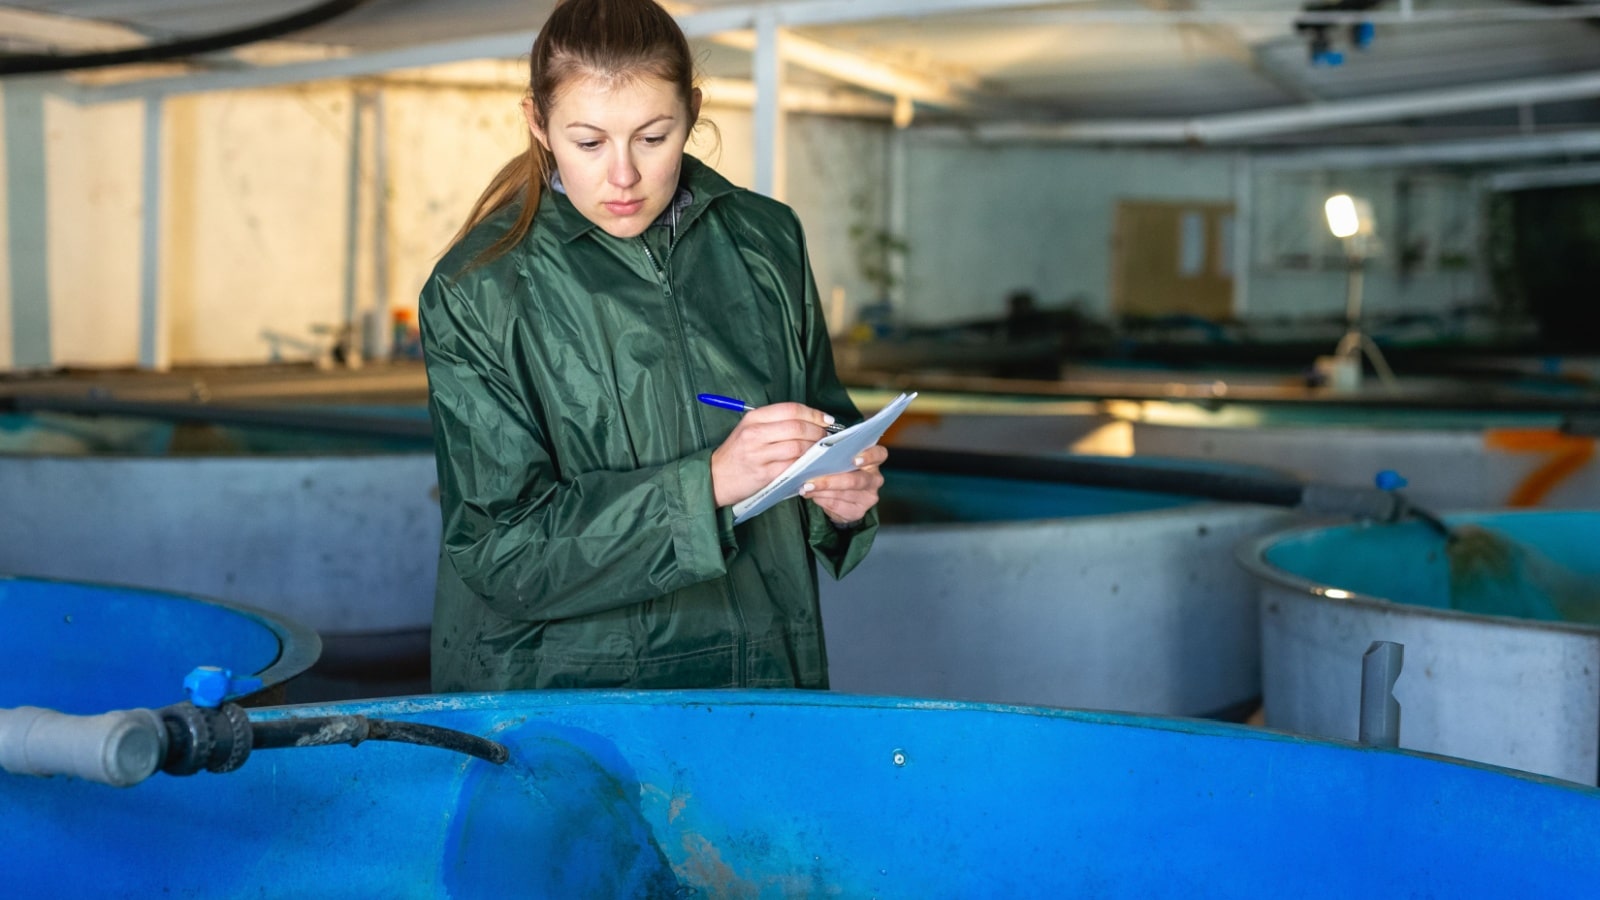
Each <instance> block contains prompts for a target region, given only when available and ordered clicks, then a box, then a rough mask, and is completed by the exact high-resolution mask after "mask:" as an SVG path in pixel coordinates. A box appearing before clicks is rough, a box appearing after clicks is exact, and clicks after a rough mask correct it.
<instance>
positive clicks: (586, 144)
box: [578, 141, 600, 150]
mask: <svg viewBox="0 0 1600 900" xmlns="http://www.w3.org/2000/svg"><path fill="white" fill-rule="evenodd" d="M578 149H579V150H599V149H600V142H599V141H579V142H578Z"/></svg>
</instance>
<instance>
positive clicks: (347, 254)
mask: <svg viewBox="0 0 1600 900" xmlns="http://www.w3.org/2000/svg"><path fill="white" fill-rule="evenodd" d="M350 100H351V102H350V148H349V151H350V152H349V158H348V161H347V165H348V171H347V173H346V179H347V183H346V187H345V221H344V311H343V312H342V313H341V314H340V321H338V322H335V323H333V327H334V328H335V329H340V328H343V329H348V331H347V332H346V333H347V334H349V335H352V336H354V339H353V340H349V341H346V343H345V353H346V364H347V365H360V363H361V355H362V353H364V352H366V348H365V347H361V348H360V349H359V350H357V345H359V344H360V342H361V339H362V337H364V335H363V334H362V332H363V329H362V327H361V220H362V219H363V218H364V216H363V215H362V209H363V206H362V202H361V198H362V196H363V195H364V194H365V182H366V174H365V173H366V166H365V165H363V161H364V160H365V159H366V143H367V140H366V131H367V129H366V125H367V110H368V108H369V107H370V106H371V103H372V97H371V95H370V94H369V93H368V92H367V91H366V90H365V89H364V88H360V87H357V88H355V89H354V90H352V92H351V98H350ZM333 337H334V339H335V340H337V335H334V336H333Z"/></svg>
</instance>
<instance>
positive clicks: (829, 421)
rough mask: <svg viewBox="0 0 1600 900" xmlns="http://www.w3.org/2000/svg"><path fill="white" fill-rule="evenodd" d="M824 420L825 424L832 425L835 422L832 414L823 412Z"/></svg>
mask: <svg viewBox="0 0 1600 900" xmlns="http://www.w3.org/2000/svg"><path fill="white" fill-rule="evenodd" d="M822 421H823V422H824V423H825V424H828V425H832V424H833V416H830V415H828V414H827V413H823V414H822Z"/></svg>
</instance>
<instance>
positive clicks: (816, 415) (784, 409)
mask: <svg viewBox="0 0 1600 900" xmlns="http://www.w3.org/2000/svg"><path fill="white" fill-rule="evenodd" d="M786 420H787V421H796V422H805V423H808V424H810V425H814V426H816V427H817V428H818V429H823V431H824V433H826V429H825V428H824V426H827V425H832V424H833V416H830V415H828V414H827V413H825V412H823V411H822V410H820V409H812V408H811V407H809V406H806V405H805V404H804V403H771V404H768V405H766V406H758V407H756V408H755V409H752V410H750V411H749V412H747V413H745V414H744V421H746V422H751V423H768V422H783V421H786Z"/></svg>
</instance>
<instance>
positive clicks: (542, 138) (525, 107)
mask: <svg viewBox="0 0 1600 900" xmlns="http://www.w3.org/2000/svg"><path fill="white" fill-rule="evenodd" d="M522 117H523V118H524V119H527V120H528V131H529V132H531V133H532V134H533V139H534V140H536V141H538V142H539V146H541V147H543V148H544V149H545V152H546V153H548V152H550V138H549V137H548V136H547V135H546V134H545V133H544V127H543V126H542V125H541V124H540V122H539V108H538V107H537V106H534V105H533V98H532V97H523V98H522Z"/></svg>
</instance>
